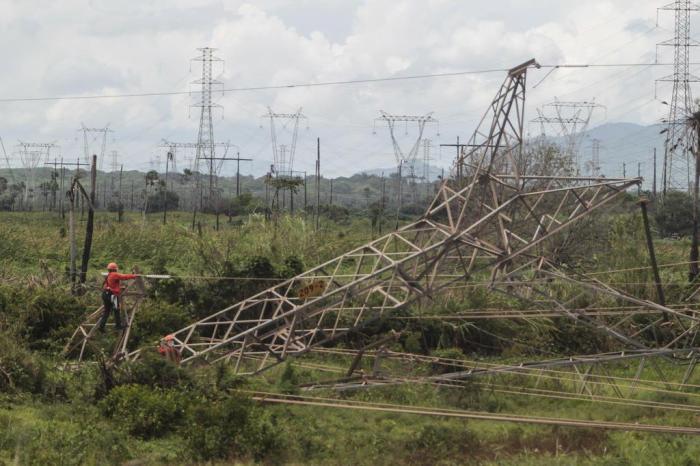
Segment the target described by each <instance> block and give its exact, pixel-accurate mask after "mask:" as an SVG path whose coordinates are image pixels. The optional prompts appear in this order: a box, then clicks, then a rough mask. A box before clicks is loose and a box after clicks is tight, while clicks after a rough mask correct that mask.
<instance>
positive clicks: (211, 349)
mask: <svg viewBox="0 0 700 466" xmlns="http://www.w3.org/2000/svg"><path fill="white" fill-rule="evenodd" d="M532 66H536V62H535V61H534V60H531V61H529V62H526V63H524V64H522V65H520V66H518V67H515V68H513V69H512V70H510V72H509V73H508V76H507V77H506V79H505V81H504V83H503V85H502V86H501V87H500V89H499V91H498V93H497V95H496V97H495V98H494V100H493V101H492V103H491V105H490V106H489V109H488V111H487V112H486V114H485V115H484V117H483V119H482V120H481V123H480V124H479V126H478V128H477V130H476V131H475V133H474V135H473V136H472V138H471V139H470V140H469V144H468V145H467V146H466V149H467V150H465V151H463V152H461V154H460V155H459V157H458V158H457V160H455V164H454V167H453V170H452V176H451V177H450V179H449V180H447V181H445V182H443V184H442V186H441V188H440V190H439V192H438V194H437V195H436V197H435V199H434V200H433V202H432V203H431V205H430V207H429V208H428V209H427V211H426V212H425V214H424V215H423V216H422V217H421V218H420V219H418V220H417V221H415V222H413V223H411V224H409V225H406V226H404V227H402V228H400V229H398V230H397V231H394V232H392V233H389V234H387V235H384V236H382V237H380V238H378V239H375V240H373V241H371V242H369V243H367V244H365V245H362V246H360V247H358V248H355V249H354V250H352V251H350V252H347V253H345V254H343V255H341V256H339V257H337V258H335V259H333V260H330V261H328V262H326V263H324V264H321V265H319V266H317V267H314V268H313V269H311V270H309V271H307V272H305V273H302V274H300V275H299V276H296V277H294V278H292V279H290V280H287V281H285V282H283V283H281V284H279V285H276V286H273V287H271V288H268V289H267V290H264V291H262V292H260V293H258V294H256V295H255V296H251V297H249V298H247V299H245V300H243V301H241V302H239V303H236V304H234V305H232V306H230V307H228V308H226V309H223V310H221V311H219V312H216V313H214V314H212V315H210V316H209V317H206V318H204V319H202V320H200V321H197V322H195V323H193V324H191V325H189V326H187V327H185V328H182V329H180V330H177V331H175V332H174V336H175V341H176V346H177V347H178V348H179V350H180V351H181V353H182V358H183V359H182V362H183V363H184V364H191V363H195V362H196V361H200V360H207V361H209V362H214V361H229V362H231V363H232V364H233V366H234V368H235V370H236V371H237V372H238V373H255V372H258V371H261V370H264V369H266V368H269V367H271V366H274V365H275V364H278V363H279V362H281V361H284V360H285V359H287V358H288V357H290V356H299V355H302V354H308V353H315V352H335V353H343V352H345V353H347V354H348V355H349V356H351V357H353V358H354V359H353V362H352V364H351V365H350V370H349V371H348V374H346V377H344V378H343V379H340V380H335V381H331V382H329V383H327V384H323V383H319V384H314V386H315V387H333V388H335V389H342V388H343V387H346V386H347V387H353V388H357V387H359V386H362V387H381V386H386V385H393V384H401V383H424V384H431V385H436V386H440V387H464V386H465V384H477V385H478V384H483V385H488V387H489V390H490V391H492V392H494V393H496V392H498V393H504V394H506V393H508V394H516V395H518V396H521V395H522V396H546V397H550V398H556V399H569V400H582V399H584V400H589V401H594V400H595V401H597V402H602V403H614V404H626V405H630V406H642V407H645V408H646V407H648V408H652V409H683V410H686V411H690V412H700V407H698V406H695V405H690V404H689V405H682V406H681V407H679V406H675V407H674V406H671V405H670V404H669V405H668V406H666V404H664V403H659V402H655V401H645V400H644V399H643V398H639V397H638V396H639V395H640V393H642V392H644V391H654V392H657V393H661V392H663V393H671V392H678V391H683V392H684V394H687V395H686V396H694V395H693V393H694V390H696V388H697V387H698V386H696V385H690V384H688V381H689V379H690V377H691V376H692V374H693V371H694V369H695V366H696V362H697V356H696V354H697V350H698V348H697V347H696V345H697V342H696V339H697V329H698V322H700V318H699V317H698V315H697V313H696V312H694V311H692V310H690V309H688V308H687V307H686V306H683V305H681V306H666V305H661V304H657V303H655V302H652V301H649V300H645V299H640V298H637V297H635V296H633V295H630V294H628V293H625V292H623V291H620V290H618V289H615V288H613V287H611V286H610V285H608V284H606V283H603V282H602V281H599V280H597V279H595V278H593V277H592V276H590V275H585V274H583V273H581V272H580V271H578V270H576V269H574V268H573V267H571V266H568V265H567V264H566V263H565V262H564V261H562V260H560V259H561V258H562V257H565V255H564V254H563V253H564V252H565V251H566V248H567V246H568V245H569V243H570V241H571V238H572V235H574V234H575V231H574V229H573V228H572V227H573V226H575V225H577V224H578V223H580V222H581V221H582V220H584V219H586V218H588V217H590V216H591V215H592V214H594V213H595V212H597V211H604V210H605V209H606V207H607V206H608V205H609V204H611V203H612V202H614V201H615V200H616V199H619V198H620V197H622V196H623V195H624V193H625V191H626V190H627V189H628V188H630V187H633V186H637V185H638V184H639V183H640V182H641V180H640V179H637V178H635V179H621V178H615V179H611V178H598V177H567V176H538V175H532V174H528V173H526V172H525V170H524V168H523V167H526V166H527V164H526V163H525V162H524V161H523V160H522V158H521V157H522V150H521V149H522V145H523V125H524V104H525V88H526V76H527V70H528V68H530V67H532ZM484 280H486V281H488V282H489V289H490V290H491V292H494V293H500V294H502V295H504V296H506V297H511V298H512V299H514V300H516V301H518V302H521V303H524V304H527V308H528V309H538V310H541V314H542V316H543V317H553V316H559V317H561V318H564V319H569V320H570V321H573V322H577V323H579V324H580V325H582V326H585V327H588V328H590V329H591V330H592V331H594V332H599V333H600V334H602V335H604V336H607V337H609V338H610V339H611V340H614V341H615V342H616V347H617V348H619V349H618V350H617V351H615V352H609V353H604V354H591V355H581V356H572V357H567V358H557V359H551V358H550V359H539V360H535V361H523V362H522V363H520V364H488V363H484V362H476V361H464V360H445V359H443V358H433V357H426V356H419V355H413V354H398V353H393V352H391V351H388V350H387V349H386V348H385V347H380V348H379V349H377V350H376V351H365V350H361V351H359V352H357V351H354V352H353V351H351V350H341V349H338V348H331V347H329V346H328V345H327V343H329V342H331V341H333V340H335V339H338V338H340V337H342V336H344V335H347V334H348V333H349V332H353V331H356V330H359V329H361V328H362V327H363V326H366V325H368V324H370V323H372V322H375V321H376V320H377V319H381V318H384V317H388V316H391V313H392V312H394V311H396V310H398V309H400V308H403V307H405V306H407V305H410V304H412V303H416V302H420V301H422V300H430V299H433V298H435V297H437V296H439V295H440V294H442V293H443V292H445V291H447V290H449V288H450V287H451V286H454V285H456V284H457V285H459V284H469V283H474V282H477V281H478V282H483V281H484ZM601 302H603V303H605V305H608V304H610V305H613V306H614V308H615V309H622V307H621V306H620V305H621V304H622V305H624V306H626V307H625V309H627V310H628V312H605V311H604V308H601V307H600V306H601ZM601 309H602V311H601ZM481 313H483V311H481ZM469 314H470V313H469V312H466V313H465V314H463V315H465V316H469ZM96 315H97V314H94V315H93V316H92V318H93V320H94V318H95V316H96ZM479 315H480V313H479V312H474V317H478V316H479ZM534 317H537V316H534ZM524 318H528V316H525V317H524ZM132 320H133V316H132V318H131V320H130V323H131V321H132ZM89 324H90V322H88V323H87V325H85V324H84V325H83V326H81V329H82V333H81V331H80V329H79V331H76V334H75V335H74V340H73V341H72V342H71V344H69V346H68V347H67V348H71V347H73V348H76V347H80V345H82V347H83V348H84V347H85V344H86V341H88V340H89V339H90V335H91V331H90V326H89ZM126 336H127V337H128V333H127V334H126ZM383 341H384V340H381V341H379V342H378V343H382V342H383ZM127 346H128V345H127V341H126V340H124V339H122V340H120V342H119V344H118V346H117V347H116V348H115V351H114V355H115V358H116V359H119V360H121V359H127V360H134V359H137V358H138V357H139V355H140V354H141V352H140V351H141V350H136V351H132V352H129V353H126V354H125V352H126V351H127ZM378 346H379V345H378V344H374V345H372V346H371V347H373V348H377V347H378ZM363 354H364V356H365V357H372V358H375V362H374V365H373V370H372V374H370V375H367V374H364V373H362V372H361V371H360V370H358V358H360V357H362V355H363ZM385 359H399V360H403V361H404V362H407V363H408V366H396V365H393V366H391V367H388V368H383V367H382V365H381V360H385ZM420 364H444V365H445V367H447V369H448V370H447V371H446V373H441V374H437V375H427V376H426V375H423V376H420V375H415V374H414V373H413V372H412V371H413V370H414V369H415V368H416V367H419V365H420ZM632 364H634V366H632ZM302 365H303V363H302ZM620 365H623V366H622V368H623V369H624V370H625V371H626V372H625V371H622V372H620V371H616V372H614V373H615V376H613V375H612V374H613V372H612V370H613V369H619V368H620ZM669 366H670V367H672V368H678V369H673V370H669V369H668V368H667V367H669ZM399 370H400V371H401V372H398V371H399ZM391 371H394V373H393V374H392V373H391ZM621 373H622V374H626V375H620V374H621ZM310 388H314V387H310Z"/></svg>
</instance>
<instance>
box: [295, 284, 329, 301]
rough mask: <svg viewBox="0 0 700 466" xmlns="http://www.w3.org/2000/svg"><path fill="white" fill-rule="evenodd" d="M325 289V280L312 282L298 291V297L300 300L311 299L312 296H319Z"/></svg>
mask: <svg viewBox="0 0 700 466" xmlns="http://www.w3.org/2000/svg"><path fill="white" fill-rule="evenodd" d="M325 289H326V281H325V280H314V281H313V282H311V283H309V284H308V285H306V286H305V287H303V288H302V289H300V290H299V297H300V298H301V299H308V298H313V297H314V296H320V295H321V293H323V290H325Z"/></svg>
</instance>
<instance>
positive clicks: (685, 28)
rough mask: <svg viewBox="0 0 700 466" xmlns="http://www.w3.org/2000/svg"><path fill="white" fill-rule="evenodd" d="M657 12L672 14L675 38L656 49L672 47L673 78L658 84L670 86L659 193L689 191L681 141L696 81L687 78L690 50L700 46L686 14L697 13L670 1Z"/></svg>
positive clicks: (685, 146)
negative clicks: (661, 180)
mask: <svg viewBox="0 0 700 466" xmlns="http://www.w3.org/2000/svg"><path fill="white" fill-rule="evenodd" d="M660 10H666V11H673V12H674V19H675V28H674V31H675V35H674V37H673V38H672V39H669V40H667V41H664V42H661V43H660V44H659V45H661V46H668V47H673V74H671V75H669V76H666V77H664V78H661V79H660V80H659V81H665V82H671V83H673V90H672V91H671V100H670V102H669V111H668V120H667V130H666V140H665V144H664V167H663V192H664V194H665V193H666V191H668V190H673V189H681V190H686V189H690V184H691V182H690V172H691V169H690V167H691V164H690V149H691V144H689V143H688V141H686V140H685V139H686V138H687V135H686V134H685V131H684V127H685V121H684V120H685V118H686V117H687V116H688V115H689V114H690V113H691V110H692V104H693V97H692V94H691V90H690V83H691V82H698V81H700V78H698V77H696V76H693V75H692V74H690V47H697V46H698V45H700V43H699V42H698V41H696V40H695V39H692V38H691V34H690V13H691V12H693V11H698V10H700V7H698V6H697V5H695V4H694V3H693V2H691V1H690V0H674V1H673V2H672V3H669V4H668V5H666V6H664V7H662V8H660Z"/></svg>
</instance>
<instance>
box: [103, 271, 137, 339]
mask: <svg viewBox="0 0 700 466" xmlns="http://www.w3.org/2000/svg"><path fill="white" fill-rule="evenodd" d="M134 278H136V275H134V274H132V273H118V272H117V264H115V263H114V262H110V263H109V265H107V276H106V277H105V281H104V284H103V285H102V304H104V312H103V313H102V317H101V318H100V322H99V324H98V328H99V330H100V332H104V331H105V325H107V319H109V314H110V313H111V312H112V311H114V321H115V323H116V324H117V330H121V329H123V328H124V327H123V326H122V319H121V313H120V311H119V295H120V294H121V292H122V290H121V286H120V285H121V281H122V280H133V279H134Z"/></svg>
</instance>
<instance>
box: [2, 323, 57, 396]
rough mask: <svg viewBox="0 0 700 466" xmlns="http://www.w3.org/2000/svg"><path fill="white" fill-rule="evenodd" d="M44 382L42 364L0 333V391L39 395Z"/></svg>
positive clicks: (44, 374)
mask: <svg viewBox="0 0 700 466" xmlns="http://www.w3.org/2000/svg"><path fill="white" fill-rule="evenodd" d="M45 382H46V369H45V367H44V364H43V363H42V362H41V361H40V360H39V358H38V357H36V356H35V355H34V354H32V353H31V352H30V351H28V350H27V349H26V348H24V347H23V346H22V345H21V344H20V343H19V342H18V341H17V340H16V339H15V338H13V337H12V336H10V335H8V334H7V333H0V390H1V391H4V392H16V391H27V392H30V393H35V394H39V393H41V392H42V390H43V389H44V386H45Z"/></svg>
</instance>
